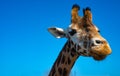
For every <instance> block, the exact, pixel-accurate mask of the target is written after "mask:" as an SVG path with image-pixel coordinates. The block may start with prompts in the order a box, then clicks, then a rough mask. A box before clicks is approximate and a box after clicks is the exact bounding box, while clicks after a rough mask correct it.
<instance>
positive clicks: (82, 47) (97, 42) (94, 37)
mask: <svg viewBox="0 0 120 76" xmlns="http://www.w3.org/2000/svg"><path fill="white" fill-rule="evenodd" d="M82 21H83V20H82ZM72 25H76V26H81V27H80V28H74V27H72V30H71V31H70V32H69V36H68V38H69V39H70V40H72V41H73V43H74V45H75V48H76V51H77V52H78V53H79V54H81V55H83V56H92V57H93V58H94V59H95V60H103V59H104V58H105V57H106V56H107V55H109V54H110V53H111V48H110V46H109V43H108V42H107V41H106V40H105V39H104V38H103V37H102V36H101V35H100V32H99V30H98V28H97V27H96V26H95V25H93V24H92V22H91V21H83V22H81V24H72ZM70 29H71V28H70Z"/></svg>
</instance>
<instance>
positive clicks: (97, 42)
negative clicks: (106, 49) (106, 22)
mask: <svg viewBox="0 0 120 76" xmlns="http://www.w3.org/2000/svg"><path fill="white" fill-rule="evenodd" d="M95 43H96V44H102V43H103V42H102V41H100V40H95Z"/></svg>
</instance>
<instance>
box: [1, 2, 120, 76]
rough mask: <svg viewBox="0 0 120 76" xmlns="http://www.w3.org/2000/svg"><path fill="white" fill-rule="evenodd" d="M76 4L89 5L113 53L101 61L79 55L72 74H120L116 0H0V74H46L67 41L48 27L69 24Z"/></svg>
mask: <svg viewBox="0 0 120 76" xmlns="http://www.w3.org/2000/svg"><path fill="white" fill-rule="evenodd" d="M75 3H77V4H79V5H80V7H81V9H83V8H85V7H87V6H89V7H91V9H92V13H93V23H94V24H95V25H96V26H97V27H98V28H99V29H100V31H101V34H102V36H103V37H104V38H106V39H107V40H108V42H109V43H110V45H111V48H112V54H111V55H110V56H108V57H107V58H106V59H105V60H103V61H100V62H98V61H94V60H93V59H92V58H88V57H80V58H79V59H78V60H77V61H76V64H75V65H74V67H73V69H72V72H71V75H73V76H75V75H76V76H80V75H81V76H120V72H119V70H120V59H119V58H120V51H119V47H120V44H119V43H120V40H119V39H120V32H119V31H120V26H119V22H120V21H119V20H120V15H119V14H120V10H119V9H120V8H119V7H120V1H119V0H99V1H98V0H69V1H68V0H58V1H57V0H43V1H41V0H8V1H7V0H0V76H46V75H47V73H48V72H49V71H50V68H51V67H52V65H53V63H54V61H55V59H56V58H57V56H58V54H59V52H60V50H61V49H62V47H63V46H64V44H65V42H66V40H67V39H64V38H63V39H56V38H54V37H53V36H52V35H51V34H49V32H48V31H47V28H48V27H51V26H57V27H62V28H66V27H68V25H69V24H70V19H71V15H70V12H71V7H72V5H73V4H75ZM79 14H80V15H81V16H82V10H80V12H79Z"/></svg>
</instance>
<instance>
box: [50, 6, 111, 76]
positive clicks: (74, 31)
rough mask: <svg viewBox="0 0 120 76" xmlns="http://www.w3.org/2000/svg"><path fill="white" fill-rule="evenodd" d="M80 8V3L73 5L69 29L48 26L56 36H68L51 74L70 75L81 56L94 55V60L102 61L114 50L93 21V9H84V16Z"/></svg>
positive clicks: (52, 75) (57, 75)
mask: <svg viewBox="0 0 120 76" xmlns="http://www.w3.org/2000/svg"><path fill="white" fill-rule="evenodd" d="M79 9H80V7H79V6H78V5H73V7H72V12H71V16H72V19H71V24H70V26H69V27H68V28H67V29H62V28H58V27H51V28H48V31H49V32H50V33H51V34H52V35H53V36H55V37H56V38H67V42H66V43H65V45H64V47H63V48H62V50H61V52H60V53H59V55H58V58H57V59H56V61H55V62H54V64H53V66H52V69H51V71H50V73H49V76H69V74H70V71H71V69H72V67H73V65H74V63H75V61H76V60H77V59H78V58H79V56H85V57H93V59H94V60H97V61H100V60H103V59H105V58H106V57H107V56H108V55H109V54H111V52H112V51H111V48H110V46H109V43H108V42H107V41H106V39H104V38H103V37H102V36H101V35H100V33H99V29H98V28H97V27H96V26H95V25H94V24H93V23H92V13H91V9H90V8H89V7H87V8H85V9H83V17H80V16H79V15H78V10H79Z"/></svg>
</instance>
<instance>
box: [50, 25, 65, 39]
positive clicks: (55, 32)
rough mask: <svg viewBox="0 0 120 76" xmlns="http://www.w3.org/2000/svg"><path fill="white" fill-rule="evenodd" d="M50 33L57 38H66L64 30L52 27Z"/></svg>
mask: <svg viewBox="0 0 120 76" xmlns="http://www.w3.org/2000/svg"><path fill="white" fill-rule="evenodd" d="M48 31H49V32H50V33H51V34H52V35H53V36H55V37H56V38H63V37H65V31H64V30H63V29H62V28H58V27H51V28H48Z"/></svg>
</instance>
